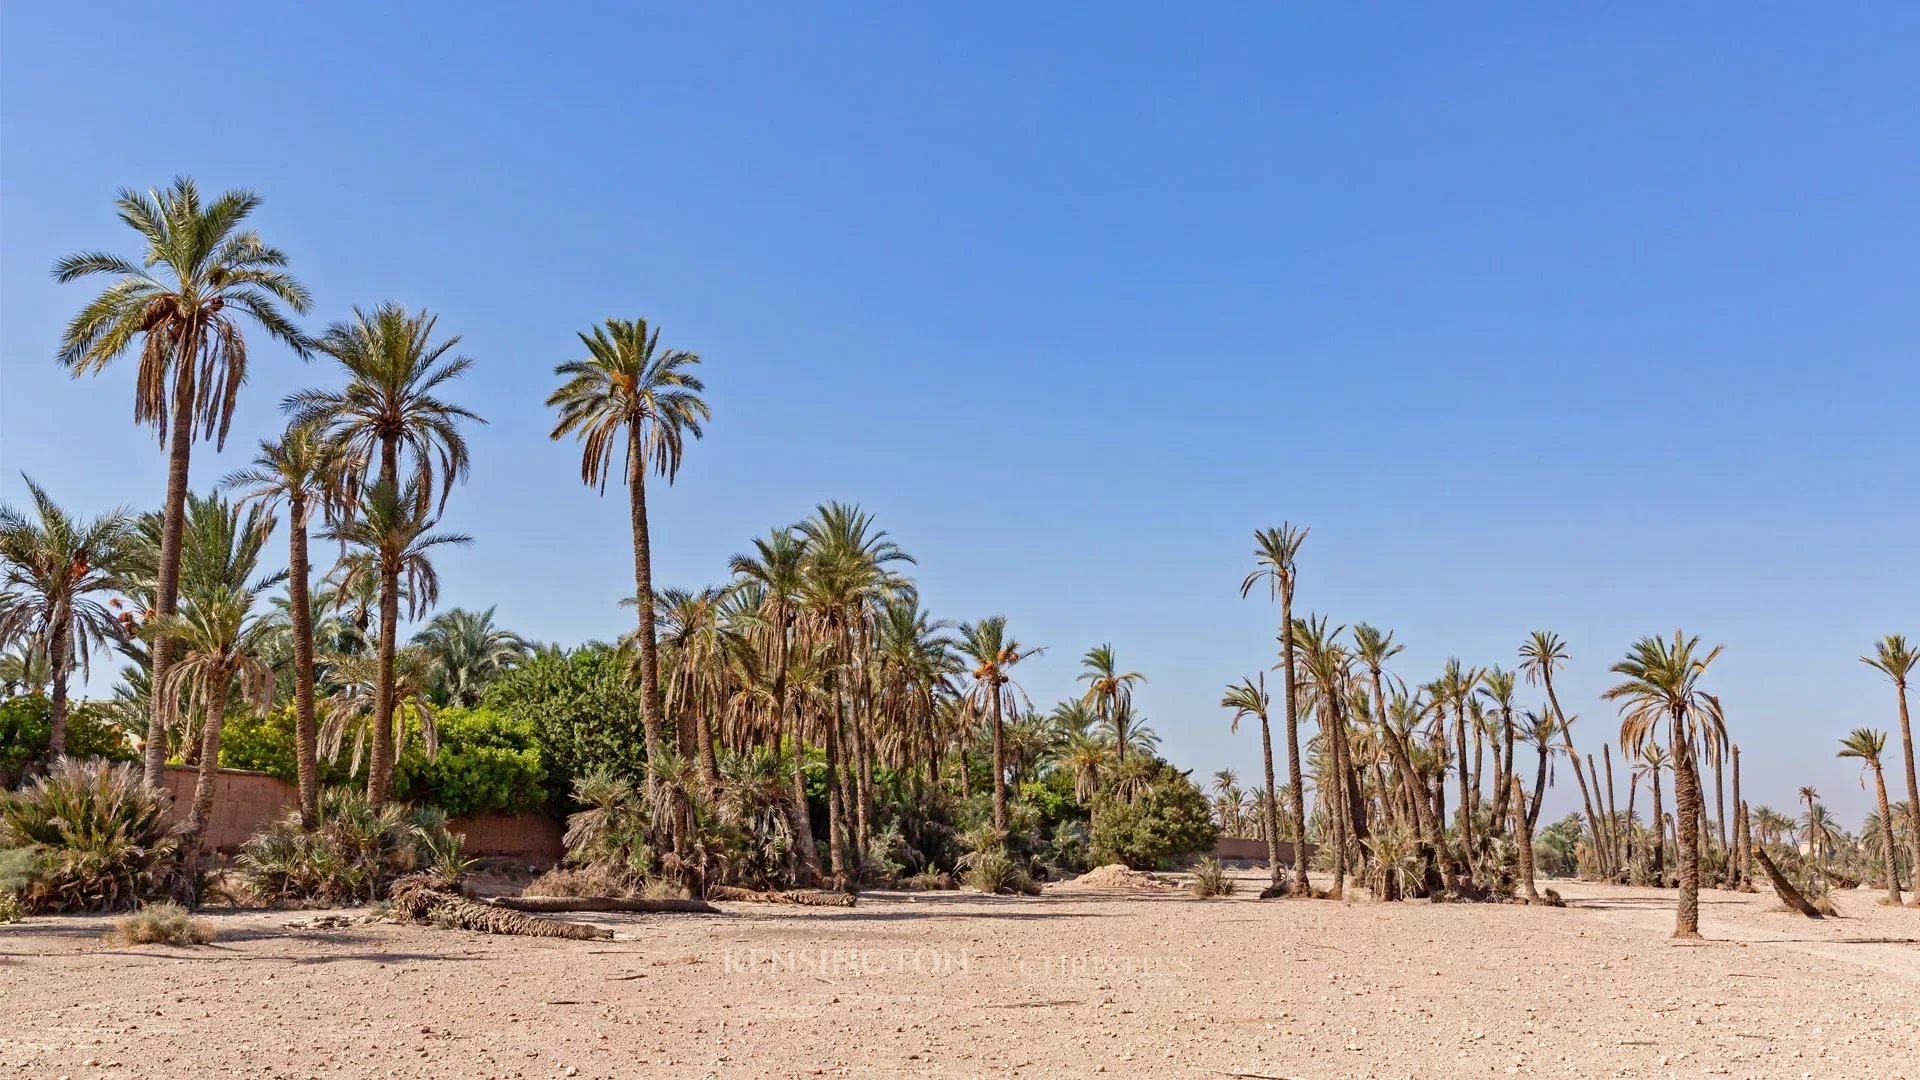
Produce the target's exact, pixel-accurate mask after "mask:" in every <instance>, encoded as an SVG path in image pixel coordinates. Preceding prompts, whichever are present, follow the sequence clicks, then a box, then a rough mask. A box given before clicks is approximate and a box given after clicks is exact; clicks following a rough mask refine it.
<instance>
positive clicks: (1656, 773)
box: [1652, 769, 1667, 888]
mask: <svg viewBox="0 0 1920 1080" xmlns="http://www.w3.org/2000/svg"><path fill="white" fill-rule="evenodd" d="M1652 775H1653V883H1654V885H1655V886H1656V887H1659V888H1665V887H1666V884H1667V822H1666V818H1665V816H1664V815H1663V814H1662V813H1661V809H1660V770H1659V769H1654V770H1653V774H1652Z"/></svg>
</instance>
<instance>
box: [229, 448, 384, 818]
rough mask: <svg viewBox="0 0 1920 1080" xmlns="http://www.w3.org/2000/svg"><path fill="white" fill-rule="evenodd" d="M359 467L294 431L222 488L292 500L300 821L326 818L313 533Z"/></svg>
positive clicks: (336, 509)
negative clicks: (316, 687)
mask: <svg viewBox="0 0 1920 1080" xmlns="http://www.w3.org/2000/svg"><path fill="white" fill-rule="evenodd" d="M352 467H353V463H352V460H351V458H350V457H349V456H348V455H347V454H345V453H343V452H342V450H341V449H340V447H339V445H338V444H337V443H334V442H332V441H330V440H328V439H325V438H322V437H321V436H320V435H319V434H318V433H317V432H315V431H314V430H313V429H312V428H310V427H300V426H294V427H290V428H288V429H287V432H286V434H285V435H283V436H281V437H280V439H278V440H277V441H273V440H269V441H263V442H261V444H260V453H259V455H258V456H256V457H255V458H254V459H253V466H252V467H251V468H248V469H242V470H240V471H238V472H235V473H232V474H230V475H229V476H228V477H227V478H226V479H225V480H223V481H222V482H221V486H223V487H229V488H240V489H243V490H244V492H245V495H244V497H245V498H246V499H252V500H258V501H259V502H260V503H261V504H263V505H266V506H269V507H271V506H272V505H273V504H274V503H277V502H279V501H281V500H283V499H284V500H285V501H286V503H287V549H288V554H287V558H288V575H287V619H288V623H289V624H290V626H291V627H292V630H293V666H294V681H293V703H294V704H293V716H294V720H293V756H294V762H295V771H296V774H297V777H298V780H299V788H300V823H301V825H302V826H303V827H305V828H308V829H311V828H313V827H314V826H315V825H317V824H318V823H319V820H320V759H319V752H318V745H319V744H318V741H317V740H318V734H317V733H318V728H317V727H316V726H315V721H314V715H313V684H314V660H313V653H314V649H313V626H314V619H313V601H312V597H311V596H310V595H309V592H308V578H309V577H310V576H311V570H310V567H309V564H308V558H307V528H308V525H309V523H310V521H311V519H312V515H313V511H314V510H315V509H318V510H320V511H321V512H322V513H323V514H324V515H326V516H327V517H335V516H337V515H338V514H339V513H340V512H342V511H343V510H344V509H345V506H344V505H343V503H344V501H345V496H344V485H345V481H346V478H347V473H348V472H349V470H351V469H352Z"/></svg>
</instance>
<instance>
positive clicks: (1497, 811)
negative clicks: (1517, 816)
mask: <svg viewBox="0 0 1920 1080" xmlns="http://www.w3.org/2000/svg"><path fill="white" fill-rule="evenodd" d="M1511 776H1513V710H1511V709H1505V708H1503V709H1501V710H1500V746H1499V749H1498V754H1497V756H1496V757H1495V758H1494V759H1493V820H1494V821H1495V822H1497V823H1499V824H1500V825H1503V826H1504V825H1505V824H1506V822H1507V806H1508V802H1509V800H1510V799H1512V797H1513V784H1512V782H1511V781H1510V780H1509V778H1510V777H1511Z"/></svg>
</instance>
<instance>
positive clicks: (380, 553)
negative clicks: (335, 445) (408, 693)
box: [327, 477, 472, 803]
mask: <svg viewBox="0 0 1920 1080" xmlns="http://www.w3.org/2000/svg"><path fill="white" fill-rule="evenodd" d="M429 506H430V504H429V503H428V501H427V500H426V499H425V498H424V497H423V493H422V489H421V485H420V482H419V479H418V478H417V477H413V478H409V479H408V481H407V484H406V486H405V487H404V488H395V487H394V486H393V485H392V484H389V483H386V482H385V481H382V482H380V483H377V484H375V485H373V486H372V487H371V488H368V489H367V490H366V491H365V492H363V493H362V494H361V497H360V508H359V513H358V514H356V515H355V516H353V517H352V518H349V519H346V520H344V521H342V522H340V523H339V524H337V525H335V526H334V527H333V528H331V529H329V530H328V532H327V536H328V538H329V539H332V540H337V541H339V542H340V543H341V544H343V545H345V546H346V547H347V549H348V550H347V554H346V556H345V557H344V558H343V559H342V560H341V565H342V568H343V569H344V571H345V572H344V574H343V576H342V580H341V588H342V589H349V590H350V589H352V588H353V586H354V585H355V584H356V583H357V582H358V581H359V580H360V579H364V578H367V577H376V578H377V579H378V580H379V581H381V582H382V588H381V595H380V640H379V643H378V647H377V660H376V663H377V673H376V676H375V677H376V679H377V680H378V686H377V688H376V697H375V700H374V711H373V740H372V743H373V752H372V756H371V760H370V762H369V764H368V766H367V798H369V799H372V800H373V801H374V802H376V803H379V802H385V801H386V798H387V794H388V791H389V789H390V788H391V786H392V781H393V760H394V731H393V720H394V712H395V708H394V705H395V698H396V694H395V681H394V655H395V650H396V647H397V644H398V641H399V636H400V598H401V596H402V595H404V596H405V597H406V601H407V618H408V619H414V618H417V617H419V614H420V612H422V611H424V610H426V609H429V608H431V607H432V606H433V605H434V604H435V603H436V602H437V601H438V600H439V598H440V577H439V574H438V573H437V572H435V570H434V567H433V561H432V558H431V553H432V551H433V549H434V548H437V547H441V546H444V545H449V544H453V545H464V544H468V543H471V542H472V541H471V540H470V539H469V538H468V537H466V536H462V535H459V534H457V533H437V532H434V531H432V530H433V526H434V519H433V518H432V517H431V516H430V509H429Z"/></svg>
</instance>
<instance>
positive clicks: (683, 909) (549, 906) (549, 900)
mask: <svg viewBox="0 0 1920 1080" xmlns="http://www.w3.org/2000/svg"><path fill="white" fill-rule="evenodd" d="M487 902H488V903H489V904H492V905H493V906H495V907H502V908H507V909H509V910H511V911H540V912H549V911H630V912H639V913H641V914H646V915H657V914H664V913H678V914H686V915H719V914H722V912H721V911H720V909H719V908H717V907H714V906H713V905H712V904H709V903H707V902H706V901H705V900H681V899H674V898H668V899H664V900H639V899H630V898H628V897H624V896H496V897H494V898H493V899H492V900H489V901H487Z"/></svg>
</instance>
